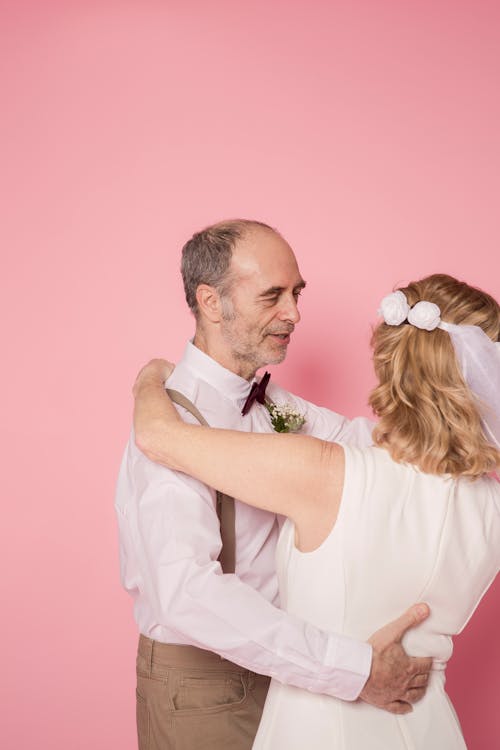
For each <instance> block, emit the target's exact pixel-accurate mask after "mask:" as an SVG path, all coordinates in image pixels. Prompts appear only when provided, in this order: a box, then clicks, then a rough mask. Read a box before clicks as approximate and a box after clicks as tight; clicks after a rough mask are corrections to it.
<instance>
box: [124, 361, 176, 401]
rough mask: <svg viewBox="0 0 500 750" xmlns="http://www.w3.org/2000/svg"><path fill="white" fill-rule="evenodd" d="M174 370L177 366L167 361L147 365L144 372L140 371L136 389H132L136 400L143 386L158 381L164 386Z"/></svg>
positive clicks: (143, 369)
mask: <svg viewBox="0 0 500 750" xmlns="http://www.w3.org/2000/svg"><path fill="white" fill-rule="evenodd" d="M174 370H175V365H174V364H172V362H169V361H168V360H166V359H152V360H150V361H149V362H148V363H147V365H145V366H144V367H143V368H142V370H140V372H139V374H138V375H137V377H136V379H135V383H134V387H133V388H132V393H133V395H134V398H135V397H137V394H138V392H139V389H140V387H141V386H142V385H145V384H147V383H157V382H158V381H160V382H161V383H162V385H163V383H164V382H165V380H167V378H169V377H170V375H171V374H172V373H173V371H174Z"/></svg>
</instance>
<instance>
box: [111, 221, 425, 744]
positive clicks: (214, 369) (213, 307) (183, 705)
mask: <svg viewBox="0 0 500 750" xmlns="http://www.w3.org/2000/svg"><path fill="white" fill-rule="evenodd" d="M182 274H183V280H184V287H185V292H186V300H187V303H188V305H189V307H190V308H191V310H192V312H193V313H194V316H195V320H196V330H195V336H194V339H193V341H192V342H190V343H188V345H187V347H186V351H185V353H184V356H183V358H182V360H181V361H180V363H179V364H178V366H177V367H176V369H175V371H174V373H173V374H172V376H171V377H170V378H169V381H168V388H169V392H170V393H171V395H172V396H173V398H174V400H176V401H177V403H178V404H179V409H180V412H181V414H182V416H183V418H185V419H186V420H188V421H192V422H202V423H208V424H209V425H211V426H213V427H226V428H231V429H239V430H247V431H257V432H270V431H272V429H273V426H272V424H271V420H270V416H269V413H268V410H267V409H266V407H265V405H264V404H263V402H264V391H265V385H266V384H267V380H268V378H267V377H266V378H265V379H264V378H263V379H262V380H261V381H260V383H257V382H256V381H254V378H255V373H256V372H257V370H258V369H259V368H261V367H263V366H265V365H268V364H278V363H279V362H282V361H283V359H284V358H285V356H286V352H287V348H288V345H289V343H290V338H291V335H292V334H293V330H294V327H295V325H296V324H297V323H298V322H299V320H300V315H299V311H298V300H299V296H300V294H301V292H302V290H303V289H304V287H305V282H304V280H303V278H302V276H301V275H300V272H299V269H298V266H297V262H296V259H295V256H294V254H293V252H292V250H291V248H290V246H289V245H288V244H287V242H286V241H285V240H284V239H283V237H281V235H280V234H278V233H277V232H276V231H275V230H273V229H272V228H271V227H269V226H267V225H265V224H262V223H260V222H256V221H246V220H234V221H227V222H223V223H220V224H216V225H214V226H211V227H208V228H207V229H205V230H203V231H201V232H199V233H197V234H195V235H194V236H193V237H192V239H191V240H189V241H188V242H187V243H186V245H185V246H184V248H183V258H182ZM250 391H251V394H250V395H249V392H250ZM267 397H270V398H271V399H272V400H273V401H275V402H278V403H283V402H288V403H290V404H292V406H294V407H295V408H296V409H297V410H298V411H299V412H300V413H302V414H303V415H304V416H305V424H304V426H303V427H302V431H303V432H305V433H308V434H311V435H314V436H316V437H319V438H322V439H326V440H336V441H340V442H355V443H358V444H367V443H369V442H370V435H371V425H370V423H369V422H368V421H367V420H364V419H357V420H353V421H351V422H349V421H348V420H346V419H344V418H343V417H341V416H339V415H338V414H335V413H333V412H331V411H329V410H327V409H324V408H320V407H317V406H315V405H313V404H311V403H308V402H306V401H304V400H303V399H300V398H299V397H297V396H292V395H291V394H289V393H286V392H285V391H283V390H282V389H281V388H279V387H278V386H276V385H275V384H274V383H270V384H269V386H268V388H267ZM220 460H221V461H224V456H221V457H220ZM116 509H117V514H118V519H119V527H120V541H121V569H122V580H123V584H124V586H125V588H126V589H127V590H128V591H129V592H130V594H131V595H132V597H133V598H134V609H135V618H136V621H137V625H138V628H139V631H140V638H139V648H138V656H137V726H138V735H139V748H140V750H146V748H148V750H170V748H172V749H173V748H175V750H187V749H188V748H192V749H194V748H196V750H202V749H203V748H207V750H208V749H212V748H213V749H214V750H215V749H216V748H217V749H218V748H228V749H229V748H231V749H233V748H234V749H235V750H244V749H246V748H250V747H251V746H252V741H253V738H254V736H255V733H256V730H257V726H258V722H259V718H260V714H261V711H262V707H263V704H264V700H265V696H266V692H267V687H268V683H269V676H272V677H274V678H276V679H278V680H280V681H282V682H284V683H289V684H292V685H296V686H298V687H301V688H305V689H307V690H311V691H315V692H321V693H325V694H329V695H334V696H337V697H338V698H342V699H345V700H355V699H357V698H358V697H361V698H362V699H363V700H366V701H368V702H370V703H373V704H374V705H377V706H379V707H382V708H386V709H388V710H392V711H394V712H399V713H404V712H406V711H409V710H411V706H410V703H411V702H413V701H414V700H417V699H418V698H420V697H421V696H422V694H423V691H424V685H425V683H426V679H427V673H428V671H429V669H430V660H428V659H412V658H410V657H408V656H407V655H406V654H405V652H404V650H403V649H402V647H401V645H400V640H401V637H402V635H403V633H404V632H405V630H406V629H407V628H408V627H412V626H413V625H415V624H417V623H418V622H419V621H421V620H422V619H424V618H425V617H426V616H427V612H426V609H425V608H422V607H414V608H412V609H410V610H409V611H408V612H407V613H405V614H404V615H402V617H401V618H400V620H398V621H397V622H396V623H392V624H389V625H388V626H386V628H383V629H382V630H381V631H379V632H378V633H377V634H376V635H375V636H374V638H372V639H370V643H361V642H357V641H354V640H350V639H347V638H345V637H341V636H337V635H335V634H332V633H328V632H324V631H322V630H319V629H317V628H315V627H313V626H312V625H310V624H308V623H306V622H302V621H300V620H298V619H297V618H295V617H292V616H290V615H287V614H286V613H285V612H283V611H282V610H280V609H279V608H278V590H277V580H276V573H275V566H274V553H275V547H276V542H277V537H278V531H279V521H278V519H277V518H276V517H275V516H273V515H271V514H269V513H266V512H264V511H260V510H257V509H255V508H251V507H249V506H246V505H243V504H240V503H238V502H237V501H233V500H232V499H231V498H227V497H224V496H220V494H219V493H215V491H214V490H212V489H210V488H208V487H206V486H204V485H202V484H200V483H199V482H197V481H195V480H194V479H192V478H191V477H188V476H186V475H183V474H180V473H176V472H172V471H169V470H167V469H165V468H163V467H161V466H159V465H157V464H154V463H152V462H150V461H149V460H148V459H147V458H146V457H145V456H144V455H143V454H142V453H140V451H139V450H138V449H137V447H136V446H135V443H134V439H133V437H132V439H131V440H130V442H129V445H128V447H127V450H126V453H125V456H124V459H123V464H122V467H121V471H120V476H119V481H118V489H117V497H116Z"/></svg>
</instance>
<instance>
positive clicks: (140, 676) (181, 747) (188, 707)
mask: <svg viewBox="0 0 500 750" xmlns="http://www.w3.org/2000/svg"><path fill="white" fill-rule="evenodd" d="M268 687H269V677H263V676H262V675H258V674H255V673H254V672H249V671H248V669H243V667H239V666H238V665H237V664H233V663H232V662H230V661H227V660H226V659H222V658H221V657H220V656H217V654H213V653H211V652H210V651H204V650H203V649H199V648H195V647H194V646H175V645H170V644H166V643H159V642H158V641H152V640H151V639H149V638H145V637H144V636H143V635H141V636H140V638H139V648H138V652H137V733H138V738H139V750H250V748H251V747H252V743H253V740H254V737H255V734H256V732H257V727H258V725H259V721H260V717H261V714H262V709H263V707H264V701H265V699H266V694H267V690H268Z"/></svg>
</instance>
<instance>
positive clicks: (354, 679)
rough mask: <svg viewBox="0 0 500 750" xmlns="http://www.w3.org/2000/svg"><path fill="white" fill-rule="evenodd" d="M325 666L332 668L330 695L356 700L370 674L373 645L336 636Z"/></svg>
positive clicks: (328, 692) (327, 690) (329, 683)
mask: <svg viewBox="0 0 500 750" xmlns="http://www.w3.org/2000/svg"><path fill="white" fill-rule="evenodd" d="M325 666H329V667H330V669H331V679H330V680H328V688H327V689H326V690H324V692H325V693H327V694H328V695H333V696H335V697H336V698H341V699H342V700H344V701H355V700H356V699H357V698H358V697H359V694H360V692H361V691H362V690H363V688H364V686H365V683H366V681H367V679H368V677H369V676H370V671H371V666H372V647H371V646H370V644H369V643H365V642H364V641H356V640H354V639H352V638H345V637H339V636H334V637H332V638H331V639H330V644H329V652H328V654H327V660H326V663H325Z"/></svg>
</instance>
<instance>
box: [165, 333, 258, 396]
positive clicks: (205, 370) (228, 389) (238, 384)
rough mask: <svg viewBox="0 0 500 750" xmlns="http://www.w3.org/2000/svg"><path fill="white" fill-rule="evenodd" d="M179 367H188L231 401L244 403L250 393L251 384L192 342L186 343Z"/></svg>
mask: <svg viewBox="0 0 500 750" xmlns="http://www.w3.org/2000/svg"><path fill="white" fill-rule="evenodd" d="M179 365H182V366H184V367H188V368H189V369H190V370H191V371H192V372H194V373H195V375H196V376H197V377H198V378H200V379H201V380H204V381H205V382H207V383H208V384H209V385H211V386H212V387H213V388H215V390H217V391H219V392H220V393H222V394H224V396H226V397H227V398H229V399H231V401H235V402H241V401H242V400H243V401H244V400H245V399H246V397H247V396H248V393H249V391H250V386H251V383H249V382H248V380H245V378H242V377H240V376H239V375H236V373H234V372H231V370H227V369H226V368H225V367H223V366H222V365H220V364H219V363H218V362H216V361H215V359H212V357H209V356H208V354H205V352H202V351H201V349H198V347H197V346H195V345H194V344H193V342H192V341H188V342H187V344H186V348H185V350H184V354H183V356H182V359H181V360H180V362H179Z"/></svg>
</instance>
